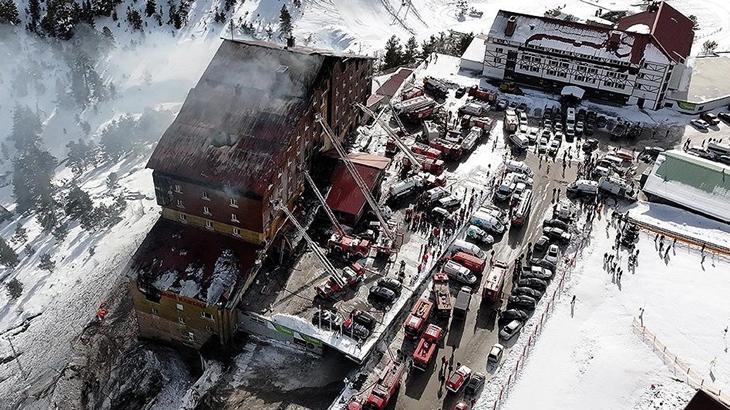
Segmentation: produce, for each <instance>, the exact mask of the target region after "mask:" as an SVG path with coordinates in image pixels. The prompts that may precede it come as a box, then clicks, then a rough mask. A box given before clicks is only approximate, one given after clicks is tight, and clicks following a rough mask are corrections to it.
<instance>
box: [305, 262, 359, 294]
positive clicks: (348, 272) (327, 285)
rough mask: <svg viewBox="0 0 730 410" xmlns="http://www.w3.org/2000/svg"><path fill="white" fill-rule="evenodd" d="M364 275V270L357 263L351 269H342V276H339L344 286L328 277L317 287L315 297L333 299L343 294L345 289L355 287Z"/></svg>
mask: <svg viewBox="0 0 730 410" xmlns="http://www.w3.org/2000/svg"><path fill="white" fill-rule="evenodd" d="M364 274H365V268H364V267H363V266H362V265H360V264H359V263H353V264H352V267H348V266H346V267H344V268H343V269H342V274H341V275H340V276H341V278H342V279H344V284H342V285H341V284H339V283H338V282H337V280H335V278H333V277H332V276H330V277H329V278H327V280H326V281H325V282H324V283H322V284H321V285H319V286H317V287H316V288H315V290H316V291H317V296H319V297H321V298H322V299H334V298H336V297H337V296H339V295H341V294H343V293H345V292H346V291H347V289H352V288H355V287H357V285H358V284H359V283H360V282H361V281H362V280H363V277H364Z"/></svg>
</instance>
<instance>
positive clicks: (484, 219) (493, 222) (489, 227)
mask: <svg viewBox="0 0 730 410" xmlns="http://www.w3.org/2000/svg"><path fill="white" fill-rule="evenodd" d="M470 222H471V224H472V225H476V226H477V227H478V228H482V229H484V230H486V231H489V232H491V233H495V234H498V235H500V234H503V233H504V231H505V226H504V224H503V223H502V222H500V220H499V219H497V218H496V217H494V216H493V215H490V214H487V213H485V212H479V211H477V212H474V214H473V215H472V217H471V219H470Z"/></svg>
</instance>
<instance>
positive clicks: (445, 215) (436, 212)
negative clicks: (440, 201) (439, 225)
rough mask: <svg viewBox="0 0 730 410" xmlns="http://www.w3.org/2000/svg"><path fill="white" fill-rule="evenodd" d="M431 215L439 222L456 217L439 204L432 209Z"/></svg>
mask: <svg viewBox="0 0 730 410" xmlns="http://www.w3.org/2000/svg"><path fill="white" fill-rule="evenodd" d="M431 217H432V218H434V220H436V221H437V222H445V221H447V220H451V219H454V215H453V214H452V213H451V212H449V211H448V210H446V209H444V208H441V207H440V206H437V207H435V208H433V209H432V210H431Z"/></svg>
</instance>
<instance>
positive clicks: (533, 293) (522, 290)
mask: <svg viewBox="0 0 730 410" xmlns="http://www.w3.org/2000/svg"><path fill="white" fill-rule="evenodd" d="M512 294H513V295H517V296H520V295H525V296H529V297H531V298H533V299H535V300H540V298H542V292H540V291H539V290H537V289H533V288H526V287H519V286H518V287H516V288H514V289H512Z"/></svg>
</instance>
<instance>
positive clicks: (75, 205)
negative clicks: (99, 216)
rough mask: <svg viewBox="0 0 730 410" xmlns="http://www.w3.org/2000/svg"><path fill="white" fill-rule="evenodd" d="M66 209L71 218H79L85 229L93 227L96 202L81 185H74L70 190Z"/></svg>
mask: <svg viewBox="0 0 730 410" xmlns="http://www.w3.org/2000/svg"><path fill="white" fill-rule="evenodd" d="M64 211H66V215H68V217H69V218H71V219H73V220H78V221H79V222H80V223H81V226H82V227H83V228H84V229H86V230H91V229H93V225H94V223H93V221H92V215H93V213H94V203H93V202H92V201H91V197H89V194H87V193H86V192H85V191H84V190H83V189H81V188H80V187H79V186H77V185H74V186H72V187H71V189H70V190H69V191H68V194H67V195H66V204H65V206H64Z"/></svg>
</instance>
